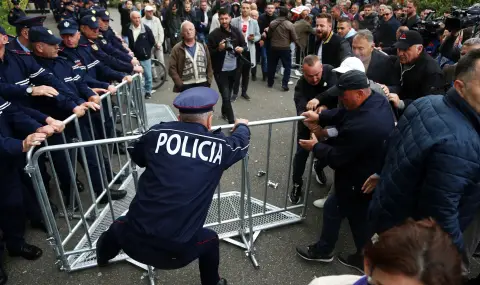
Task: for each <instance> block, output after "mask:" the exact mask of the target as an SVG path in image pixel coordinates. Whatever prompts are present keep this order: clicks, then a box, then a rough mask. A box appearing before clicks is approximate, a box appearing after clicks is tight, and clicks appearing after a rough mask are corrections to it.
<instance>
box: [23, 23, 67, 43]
mask: <svg viewBox="0 0 480 285" xmlns="http://www.w3.org/2000/svg"><path fill="white" fill-rule="evenodd" d="M28 40H29V41H30V42H31V43H46V44H49V45H58V44H60V43H61V42H62V40H61V39H60V38H57V37H56V36H54V35H53V32H52V31H50V30H49V29H47V28H45V27H31V28H30V29H29V30H28Z"/></svg>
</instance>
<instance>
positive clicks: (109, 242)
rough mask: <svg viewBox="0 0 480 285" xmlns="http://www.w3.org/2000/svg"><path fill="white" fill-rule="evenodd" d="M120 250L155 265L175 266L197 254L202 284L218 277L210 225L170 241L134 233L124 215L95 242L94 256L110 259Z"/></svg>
mask: <svg viewBox="0 0 480 285" xmlns="http://www.w3.org/2000/svg"><path fill="white" fill-rule="evenodd" d="M120 250H123V251H124V252H125V253H126V254H127V255H128V256H129V257H131V258H132V259H134V260H136V261H139V262H141V263H144V264H147V265H151V266H153V267H155V268H157V269H164V270H169V269H179V268H182V267H185V266H187V265H188V264H190V263H191V262H192V261H194V260H196V259H197V258H198V262H199V269H200V278H201V280H202V285H217V283H218V281H219V280H220V277H219V275H218V266H219V263H220V252H219V240H218V235H217V233H215V232H214V231H212V230H210V229H205V228H202V229H200V230H199V231H198V232H197V233H196V234H195V235H194V236H193V238H192V240H191V241H190V242H188V243H185V244H179V243H173V242H170V241H166V240H161V239H159V238H156V237H152V236H145V235H144V234H140V233H138V232H137V231H136V230H134V229H133V228H132V227H131V226H130V225H129V222H128V220H127V218H126V217H120V218H118V219H117V220H116V221H115V222H114V223H113V224H112V225H111V226H110V228H109V229H108V230H107V231H106V232H104V233H103V234H102V235H101V236H100V238H99V241H98V243H97V258H98V259H99V260H105V261H106V260H110V259H112V258H114V257H115V256H116V255H117V254H118V253H119V251H120Z"/></svg>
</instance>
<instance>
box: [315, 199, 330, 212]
mask: <svg viewBox="0 0 480 285" xmlns="http://www.w3.org/2000/svg"><path fill="white" fill-rule="evenodd" d="M327 198H328V197H325V198H322V199H318V200H315V201H313V206H315V207H317V208H319V209H323V206H324V205H325V201H327Z"/></svg>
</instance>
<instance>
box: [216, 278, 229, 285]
mask: <svg viewBox="0 0 480 285" xmlns="http://www.w3.org/2000/svg"><path fill="white" fill-rule="evenodd" d="M217 285H227V279H225V278H222V279H220V281H218V283H217Z"/></svg>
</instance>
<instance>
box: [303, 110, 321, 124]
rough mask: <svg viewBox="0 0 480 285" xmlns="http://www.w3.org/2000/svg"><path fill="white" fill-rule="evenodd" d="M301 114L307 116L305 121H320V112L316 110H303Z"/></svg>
mask: <svg viewBox="0 0 480 285" xmlns="http://www.w3.org/2000/svg"><path fill="white" fill-rule="evenodd" d="M300 116H304V117H305V120H304V122H305V123H316V122H318V114H317V113H316V112H314V111H307V112H303V113H302V114H300Z"/></svg>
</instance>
